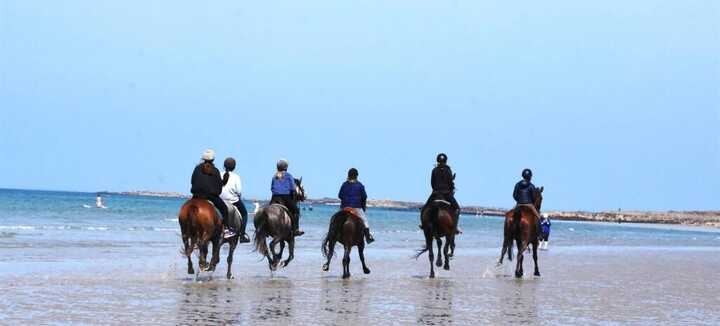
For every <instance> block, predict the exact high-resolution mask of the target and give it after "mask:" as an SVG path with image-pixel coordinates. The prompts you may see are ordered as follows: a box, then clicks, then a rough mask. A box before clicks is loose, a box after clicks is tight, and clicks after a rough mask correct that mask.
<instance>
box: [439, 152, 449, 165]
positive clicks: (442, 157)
mask: <svg viewBox="0 0 720 326" xmlns="http://www.w3.org/2000/svg"><path fill="white" fill-rule="evenodd" d="M437 162H438V163H442V164H445V163H447V155H445V153H440V154H438V156H437Z"/></svg>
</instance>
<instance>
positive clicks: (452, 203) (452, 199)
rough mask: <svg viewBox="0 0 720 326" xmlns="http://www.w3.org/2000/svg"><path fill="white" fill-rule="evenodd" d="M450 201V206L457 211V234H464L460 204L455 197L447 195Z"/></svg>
mask: <svg viewBox="0 0 720 326" xmlns="http://www.w3.org/2000/svg"><path fill="white" fill-rule="evenodd" d="M447 198H448V201H449V202H450V206H452V208H453V209H454V210H455V216H454V217H455V225H457V233H462V230H460V204H458V202H457V200H456V199H455V196H453V195H452V194H448V195H447Z"/></svg>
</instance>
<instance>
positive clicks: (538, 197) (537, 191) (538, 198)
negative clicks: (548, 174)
mask: <svg viewBox="0 0 720 326" xmlns="http://www.w3.org/2000/svg"><path fill="white" fill-rule="evenodd" d="M544 190H545V187H544V186H541V187H540V188H535V209H537V211H538V212H539V211H540V207H542V201H543V196H542V193H543V191H544Z"/></svg>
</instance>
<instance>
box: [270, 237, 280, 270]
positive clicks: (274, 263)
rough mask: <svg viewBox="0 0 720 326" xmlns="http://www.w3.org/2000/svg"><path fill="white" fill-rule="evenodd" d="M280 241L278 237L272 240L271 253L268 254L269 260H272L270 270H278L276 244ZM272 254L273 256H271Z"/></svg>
mask: <svg viewBox="0 0 720 326" xmlns="http://www.w3.org/2000/svg"><path fill="white" fill-rule="evenodd" d="M277 243H278V241H277V239H275V238H273V239H272V241H270V254H269V255H268V261H269V262H270V270H271V271H275V270H277V262H278V260H277V254H276V253H275V245H277ZM271 256H272V258H270V257H271Z"/></svg>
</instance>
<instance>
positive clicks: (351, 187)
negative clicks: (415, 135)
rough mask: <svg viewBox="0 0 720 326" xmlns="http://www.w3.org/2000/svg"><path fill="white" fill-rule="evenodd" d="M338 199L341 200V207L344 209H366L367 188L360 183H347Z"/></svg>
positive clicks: (341, 188) (343, 185)
mask: <svg viewBox="0 0 720 326" xmlns="http://www.w3.org/2000/svg"><path fill="white" fill-rule="evenodd" d="M338 198H340V205H341V207H343V208H346V207H351V208H365V201H366V200H367V194H366V193H365V186H363V184H362V183H360V182H359V181H345V183H343V184H342V187H340V192H339V193H338Z"/></svg>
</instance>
